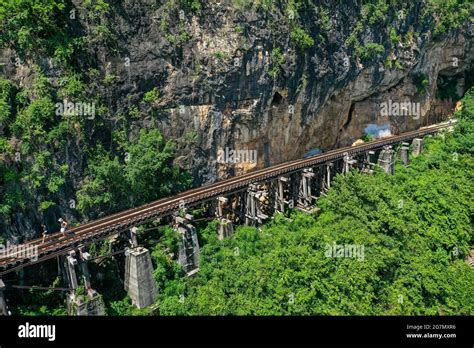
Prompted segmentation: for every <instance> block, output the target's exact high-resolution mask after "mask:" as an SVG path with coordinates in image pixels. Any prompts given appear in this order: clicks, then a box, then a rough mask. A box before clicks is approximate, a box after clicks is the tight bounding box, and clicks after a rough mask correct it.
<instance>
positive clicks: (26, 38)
mask: <svg viewBox="0 0 474 348" xmlns="http://www.w3.org/2000/svg"><path fill="white" fill-rule="evenodd" d="M64 9H65V2H64V0H4V1H1V2H0V27H2V31H0V46H8V47H12V48H14V49H15V50H17V51H18V52H21V53H23V54H30V53H33V52H40V51H42V50H44V48H45V47H49V46H50V45H49V43H48V41H57V40H58V37H60V36H63V35H64V29H63V28H64V27H65V25H64V24H65V21H64V20H61V19H64V18H66V17H67V16H66V15H65V14H64V13H63V10H64Z"/></svg>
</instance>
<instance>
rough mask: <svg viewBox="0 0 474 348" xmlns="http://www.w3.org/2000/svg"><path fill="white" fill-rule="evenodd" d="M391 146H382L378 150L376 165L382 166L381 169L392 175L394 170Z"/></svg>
mask: <svg viewBox="0 0 474 348" xmlns="http://www.w3.org/2000/svg"><path fill="white" fill-rule="evenodd" d="M394 157H395V156H394V151H393V149H392V146H384V147H383V149H382V151H380V154H379V158H378V165H379V166H380V167H382V169H383V171H384V172H385V173H387V174H390V175H392V174H393V173H394V171H395V158H394Z"/></svg>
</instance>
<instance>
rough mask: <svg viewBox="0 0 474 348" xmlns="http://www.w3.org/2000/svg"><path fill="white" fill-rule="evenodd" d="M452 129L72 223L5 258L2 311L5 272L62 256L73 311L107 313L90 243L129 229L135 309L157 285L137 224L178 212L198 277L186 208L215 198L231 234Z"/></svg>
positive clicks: (224, 231) (390, 166)
mask: <svg viewBox="0 0 474 348" xmlns="http://www.w3.org/2000/svg"><path fill="white" fill-rule="evenodd" d="M450 126H451V122H449V123H444V124H439V125H433V126H428V127H424V128H421V129H419V130H416V131H411V132H406V133H402V134H400V135H396V136H391V137H386V138H382V139H378V140H374V141H371V142H368V143H364V144H362V145H358V146H352V147H344V148H340V149H336V150H331V151H328V152H325V153H322V154H319V155H316V156H313V157H309V158H304V159H299V160H294V161H290V162H285V163H281V164H278V165H274V166H271V167H268V168H265V169H261V170H258V171H254V172H250V173H247V174H244V175H241V176H237V177H233V178H230V179H226V180H222V181H218V182H216V183H214V184H210V185H205V186H202V187H198V188H195V189H191V190H188V191H185V192H182V193H180V194H177V195H175V196H173V197H168V198H163V199H160V200H157V201H155V202H151V203H149V204H145V205H143V206H140V207H137V208H133V209H129V210H126V211H123V212H120V213H116V214H112V215H110V216H107V217H104V218H101V219H98V220H95V221H91V222H88V223H85V224H83V225H80V226H78V227H74V228H71V229H70V230H69V231H68V232H69V233H66V235H64V236H63V235H62V234H61V233H59V232H57V233H53V234H51V235H48V236H47V238H46V240H45V242H44V243H43V242H42V239H41V238H39V239H35V240H31V241H28V242H26V243H24V244H22V245H21V247H23V248H28V247H30V248H35V250H36V252H37V255H36V256H37V257H35V259H31V258H27V257H24V256H23V255H14V254H13V255H11V254H9V253H6V256H3V257H2V258H0V314H1V313H2V312H3V314H8V310H7V306H6V303H5V297H4V289H5V285H4V283H3V281H2V280H1V278H2V276H3V277H4V276H5V275H6V274H8V273H11V272H14V271H18V270H20V269H22V268H24V267H26V266H29V265H32V264H36V263H39V262H43V261H45V260H48V259H52V258H57V259H58V261H59V263H60V266H61V269H62V272H61V273H62V274H63V275H64V277H65V278H66V279H67V282H68V284H69V288H66V290H70V293H69V295H68V296H69V297H68V307H69V312H70V313H71V314H78V315H84V314H89V315H90V314H101V313H103V311H104V307H103V303H102V300H101V297H100V295H98V294H97V293H96V292H95V291H94V290H92V288H91V286H90V276H89V272H88V269H87V260H88V259H89V258H90V255H89V254H88V253H87V252H86V246H87V244H89V243H91V242H94V241H97V240H100V239H104V238H106V237H107V236H110V235H113V234H118V233H123V232H126V231H127V232H128V231H130V242H131V245H132V247H131V248H130V249H128V250H126V252H125V255H126V265H125V289H126V290H127V291H128V293H129V295H130V297H131V298H132V301H133V303H134V304H135V305H136V306H137V307H139V308H143V307H145V306H148V305H150V304H152V303H153V302H154V301H155V299H156V294H157V290H156V286H155V283H154V280H153V277H152V275H151V273H152V264H151V258H150V255H149V252H148V250H146V249H145V248H142V247H139V246H138V244H137V241H136V231H137V228H136V226H139V225H142V224H145V223H148V222H152V221H155V220H157V219H159V218H163V217H165V216H172V218H173V220H174V228H175V229H176V230H177V231H178V232H179V233H180V234H181V236H182V240H181V246H180V252H179V259H178V262H179V263H180V264H181V265H182V266H183V268H184V270H185V271H186V272H187V273H188V274H189V275H192V274H194V273H195V272H197V271H198V269H199V268H198V267H199V244H198V240H197V235H196V229H195V228H194V226H193V225H192V221H193V216H192V215H191V214H188V213H186V214H182V213H181V214H178V212H183V211H185V212H186V210H187V209H188V208H191V207H194V206H197V205H200V204H203V203H205V202H207V203H209V202H212V203H213V204H212V206H213V207H214V209H213V210H214V213H215V215H216V219H218V220H219V222H220V223H219V228H218V231H217V233H218V234H219V238H225V237H227V236H230V235H231V234H232V233H233V223H245V224H248V225H257V224H260V223H262V222H263V221H264V220H266V219H267V218H268V217H269V216H270V215H271V214H273V213H274V212H276V211H284V210H285V209H286V208H293V207H295V208H298V209H301V210H304V211H307V212H311V211H312V210H314V209H317V208H315V206H314V203H315V200H316V198H317V196H319V195H320V194H324V192H325V191H327V190H328V189H329V188H330V185H331V179H332V178H333V177H334V176H335V175H336V174H337V173H347V172H348V171H350V170H352V169H356V168H357V169H359V170H361V171H364V172H368V173H370V172H372V170H373V168H374V166H375V165H379V166H380V167H381V168H382V170H384V171H385V172H386V173H388V174H392V173H393V171H394V162H395V157H396V153H395V150H394V149H393V147H394V146H395V145H399V146H397V150H398V151H397V153H398V154H399V155H400V157H401V159H402V161H403V163H404V164H405V165H407V164H408V156H409V146H410V143H411V145H412V152H413V154H414V155H417V154H419V153H420V152H421V151H422V148H423V137H424V136H426V135H431V134H435V133H437V132H439V131H441V130H444V129H447V128H449V127H450ZM76 269H77V270H79V272H80V274H82V276H83V278H84V284H85V286H86V288H87V289H88V296H89V297H90V299H89V300H88V301H82V300H81V299H80V298H78V296H76V295H75V292H74V291H73V290H74V289H76V288H77V287H78V280H77V276H76Z"/></svg>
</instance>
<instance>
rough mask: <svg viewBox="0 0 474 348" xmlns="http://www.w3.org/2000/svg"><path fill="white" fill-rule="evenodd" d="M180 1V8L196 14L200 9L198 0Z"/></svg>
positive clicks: (200, 5)
mask: <svg viewBox="0 0 474 348" xmlns="http://www.w3.org/2000/svg"><path fill="white" fill-rule="evenodd" d="M180 1H181V6H182V7H184V8H185V9H188V10H190V11H192V12H198V11H200V10H201V8H202V4H201V1H200V0H180Z"/></svg>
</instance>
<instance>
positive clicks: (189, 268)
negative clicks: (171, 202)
mask: <svg viewBox="0 0 474 348" xmlns="http://www.w3.org/2000/svg"><path fill="white" fill-rule="evenodd" d="M192 219H193V217H192V215H190V214H186V215H185V216H184V217H181V216H175V230H176V231H177V232H178V233H179V234H180V237H181V240H180V243H179V255H178V263H179V264H180V265H181V266H182V267H183V269H184V271H185V272H186V274H187V275H188V276H191V275H193V274H195V273H197V272H198V271H199V254H200V248H199V241H198V237H197V232H196V228H195V227H194V226H193V225H191V221H192Z"/></svg>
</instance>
